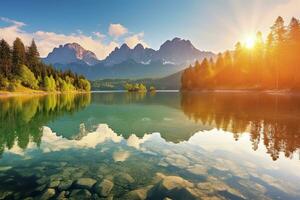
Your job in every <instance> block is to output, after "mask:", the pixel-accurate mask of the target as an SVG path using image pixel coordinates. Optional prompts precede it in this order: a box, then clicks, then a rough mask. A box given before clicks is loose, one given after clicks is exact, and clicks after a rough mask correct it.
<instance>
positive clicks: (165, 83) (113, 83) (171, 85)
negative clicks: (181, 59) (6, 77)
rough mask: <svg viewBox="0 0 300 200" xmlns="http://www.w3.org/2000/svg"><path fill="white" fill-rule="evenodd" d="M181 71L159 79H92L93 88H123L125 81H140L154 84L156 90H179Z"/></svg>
mask: <svg viewBox="0 0 300 200" xmlns="http://www.w3.org/2000/svg"><path fill="white" fill-rule="evenodd" d="M182 72H183V71H179V72H176V73H174V74H172V75H169V76H166V77H163V78H159V79H150V78H147V79H136V80H132V79H104V80H95V81H92V89H93V90H123V89H124V85H125V83H142V84H144V85H146V87H147V88H149V87H150V86H154V87H155V88H156V89H158V90H179V89H180V85H181V82H180V80H181V75H182Z"/></svg>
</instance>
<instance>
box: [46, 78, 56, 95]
mask: <svg viewBox="0 0 300 200" xmlns="http://www.w3.org/2000/svg"><path fill="white" fill-rule="evenodd" d="M44 84H45V90H46V91H49V92H54V91H56V84H55V80H54V78H53V77H52V76H50V77H48V76H46V77H45V79H44Z"/></svg>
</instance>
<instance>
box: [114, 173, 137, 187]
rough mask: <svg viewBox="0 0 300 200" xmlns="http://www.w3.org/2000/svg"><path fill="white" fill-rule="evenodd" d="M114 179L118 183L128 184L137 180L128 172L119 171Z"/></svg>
mask: <svg viewBox="0 0 300 200" xmlns="http://www.w3.org/2000/svg"><path fill="white" fill-rule="evenodd" d="M114 181H115V183H116V184H117V185H120V186H126V187H127V186H128V185H130V184H131V183H133V182H134V181H135V180H134V179H133V178H132V176H130V175H129V174H127V173H119V174H117V175H116V176H115V178H114Z"/></svg>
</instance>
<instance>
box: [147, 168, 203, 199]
mask: <svg viewBox="0 0 300 200" xmlns="http://www.w3.org/2000/svg"><path fill="white" fill-rule="evenodd" d="M157 176H158V177H159V178H161V180H160V181H159V182H158V183H157V184H156V185H155V186H154V187H153V188H152V189H151V190H150V191H149V192H148V197H147V199H164V198H165V197H170V198H173V199H179V200H180V199H182V200H186V199H191V200H192V199H198V194H197V193H196V191H195V190H194V184H193V183H191V182H189V181H187V180H185V179H183V178H181V177H179V176H165V175H163V174H161V173H158V174H157Z"/></svg>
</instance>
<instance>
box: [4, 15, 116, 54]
mask: <svg viewBox="0 0 300 200" xmlns="http://www.w3.org/2000/svg"><path fill="white" fill-rule="evenodd" d="M0 20H1V21H4V22H6V23H9V25H8V26H5V27H0V38H4V39H5V40H6V41H7V42H8V43H10V44H12V43H13V41H14V40H15V39H16V37H19V38H21V39H22V41H23V42H24V44H25V45H29V44H30V42H31V40H32V39H33V38H34V40H35V42H36V44H37V46H38V49H39V52H40V55H41V57H45V56H47V55H48V53H49V52H51V51H52V50H53V48H54V47H58V46H59V45H61V44H66V43H72V42H76V43H78V44H80V45H81V46H82V47H83V48H85V49H87V50H90V51H93V52H94V53H95V54H96V55H97V57H98V58H99V59H103V58H105V57H106V56H107V55H108V54H109V53H110V52H111V51H112V50H113V49H114V48H116V47H117V46H119V44H118V43H116V42H114V41H110V42H109V43H108V44H104V43H103V41H102V39H103V36H104V35H101V34H100V33H99V32H95V33H94V36H96V38H95V37H92V36H87V35H84V34H83V33H82V32H81V31H78V30H77V31H76V33H73V34H69V35H66V34H58V33H55V32H45V31H41V30H40V31H36V32H26V31H24V30H23V26H25V23H23V22H18V21H15V20H12V19H8V18H4V17H1V18H0Z"/></svg>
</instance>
